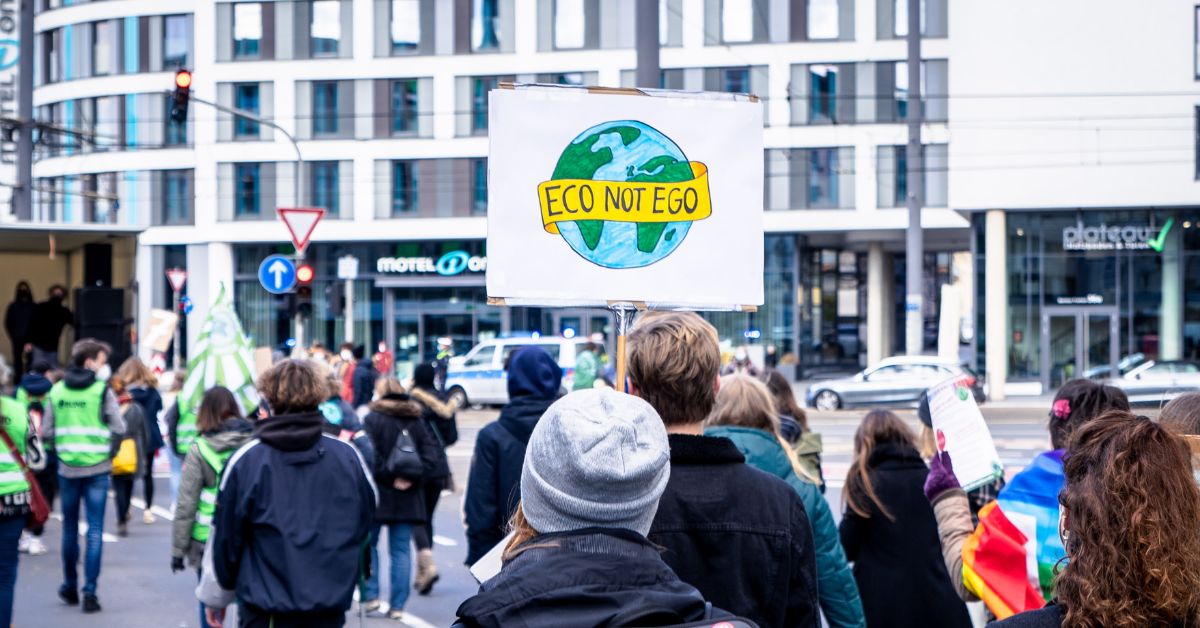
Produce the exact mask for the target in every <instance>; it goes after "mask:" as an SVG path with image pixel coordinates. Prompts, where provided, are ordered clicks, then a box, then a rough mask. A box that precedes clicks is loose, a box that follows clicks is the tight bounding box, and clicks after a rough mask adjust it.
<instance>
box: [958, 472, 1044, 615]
mask: <svg viewBox="0 0 1200 628" xmlns="http://www.w3.org/2000/svg"><path fill="white" fill-rule="evenodd" d="M1062 455H1063V452H1062V451H1061V450H1056V451H1051V452H1047V453H1044V454H1041V455H1039V456H1038V457H1037V458H1035V459H1034V460H1033V463H1032V464H1030V465H1029V466H1028V467H1027V468H1025V469H1024V470H1023V471H1021V472H1020V473H1018V474H1017V475H1016V476H1015V477H1014V478H1013V479H1012V482H1009V483H1008V485H1007V486H1005V487H1004V489H1003V490H1001V491H1000V495H999V496H998V497H997V498H996V501H994V502H992V503H990V504H988V505H987V506H984V507H983V509H981V510H980V511H979V526H977V527H976V528H975V532H974V533H972V534H971V536H970V537H969V538H968V539H967V541H966V543H965V544H964V545H963V583H964V584H965V586H966V587H967V589H968V590H970V591H971V592H972V593H974V594H975V595H977V596H979V598H980V599H981V600H983V601H984V602H985V603H986V604H987V605H988V608H990V609H991V610H992V612H993V613H995V615H996V617H998V618H1000V619H1004V618H1006V617H1008V616H1010V615H1013V614H1016V613H1020V612H1022V611H1027V610H1034V609H1038V608H1041V607H1042V606H1044V605H1045V603H1046V602H1047V601H1048V600H1049V599H1050V597H1051V595H1052V593H1053V587H1054V569H1055V567H1056V566H1057V565H1058V563H1059V562H1060V561H1061V560H1062V559H1063V557H1065V556H1066V551H1065V550H1064V549H1063V546H1062V540H1061V539H1060V538H1059V535H1058V493H1059V491H1060V490H1062V485H1063V464H1062Z"/></svg>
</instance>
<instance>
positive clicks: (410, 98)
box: [392, 79, 417, 135]
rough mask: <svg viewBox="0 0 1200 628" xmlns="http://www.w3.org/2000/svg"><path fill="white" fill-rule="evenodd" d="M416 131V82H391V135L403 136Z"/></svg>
mask: <svg viewBox="0 0 1200 628" xmlns="http://www.w3.org/2000/svg"><path fill="white" fill-rule="evenodd" d="M416 130H417V80H416V79H402V80H399V81H392V134H393V135H404V134H409V133H415V132H416Z"/></svg>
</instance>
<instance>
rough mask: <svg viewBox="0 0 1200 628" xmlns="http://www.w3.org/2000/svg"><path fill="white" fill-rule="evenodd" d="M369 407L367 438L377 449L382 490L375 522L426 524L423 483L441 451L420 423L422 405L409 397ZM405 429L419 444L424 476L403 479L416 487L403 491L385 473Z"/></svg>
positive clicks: (377, 475)
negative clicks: (385, 467) (398, 439)
mask: <svg viewBox="0 0 1200 628" xmlns="http://www.w3.org/2000/svg"><path fill="white" fill-rule="evenodd" d="M370 408H371V412H370V414H368V415H367V418H366V431H367V436H369V437H370V438H371V446H372V447H373V448H374V449H375V468H374V469H372V472H373V474H374V477H375V486H377V487H378V488H379V508H378V509H377V510H376V511H375V521H377V522H379V523H424V522H425V491H423V490H421V483H422V482H423V481H424V478H425V477H428V476H430V475H432V474H433V472H434V471H435V470H436V468H437V460H438V459H437V454H438V453H440V452H441V450H442V448H441V447H440V446H439V445H438V442H437V440H436V439H434V437H433V434H430V433H429V428H427V427H426V426H425V422H424V421H422V420H421V406H420V404H418V403H417V402H415V401H410V400H408V399H407V397H406V398H404V399H390V398H384V399H377V400H375V401H372V402H371V405H370ZM403 430H408V435H409V436H410V437H412V439H413V442H414V443H415V444H416V445H417V453H418V454H420V456H421V462H422V467H423V469H424V473H423V474H422V476H421V477H418V478H404V479H405V480H409V481H411V482H412V483H413V485H412V486H410V487H409V488H407V489H405V490H403V491H402V490H400V489H397V488H395V487H393V486H392V482H393V481H394V480H395V479H396V476H393V475H389V474H388V473H386V472H385V471H384V469H383V467H384V466H385V465H386V464H387V459H388V456H389V455H390V454H391V453H392V448H393V447H395V446H396V439H397V438H399V437H400V432H401V431H403Z"/></svg>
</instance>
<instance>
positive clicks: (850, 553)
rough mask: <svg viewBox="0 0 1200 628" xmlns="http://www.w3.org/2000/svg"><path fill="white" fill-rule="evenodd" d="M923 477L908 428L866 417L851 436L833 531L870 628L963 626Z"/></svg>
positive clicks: (966, 626)
mask: <svg viewBox="0 0 1200 628" xmlns="http://www.w3.org/2000/svg"><path fill="white" fill-rule="evenodd" d="M927 475H929V469H928V468H927V467H926V466H925V461H924V460H922V459H921V455H920V453H918V452H917V448H916V445H915V443H914V440H913V434H912V432H911V431H910V430H909V429H908V426H907V425H905V424H904V422H903V421H901V420H900V418H899V417H897V416H896V415H895V413H893V412H890V411H888V410H875V411H873V412H870V413H868V414H867V416H866V417H865V418H864V419H863V421H862V424H861V425H860V426H859V428H858V431H857V432H856V433H855V434H854V462H853V464H852V465H851V467H850V472H849V474H848V475H847V477H846V487H845V489H844V490H845V500H846V504H847V506H848V508H847V510H846V512H845V513H844V514H843V515H842V523H841V526H840V529H839V532H840V534H841V538H842V547H843V548H844V549H845V550H846V558H848V559H849V560H851V561H853V562H854V578H855V580H857V581H858V591H859V594H860V596H861V597H862V605H863V613H864V614H865V615H866V618H867V625H868V626H871V627H872V628H874V627H876V626H880V627H884V628H889V627H894V628H900V627H906V626H913V627H918V626H921V627H924V626H945V627H947V628H954V627H962V628H970V626H971V618H970V616H968V615H967V606H966V604H964V603H963V601H962V600H961V599H960V598H959V597H958V594H957V593H955V591H954V586H953V585H952V583H951V581H950V574H949V573H948V572H947V571H946V563H945V562H944V560H943V558H942V546H941V541H940V540H939V538H938V530H937V520H936V518H935V517H934V513H933V508H932V507H931V506H930V505H929V500H928V499H926V498H925V492H924V487H925V478H926V476H927Z"/></svg>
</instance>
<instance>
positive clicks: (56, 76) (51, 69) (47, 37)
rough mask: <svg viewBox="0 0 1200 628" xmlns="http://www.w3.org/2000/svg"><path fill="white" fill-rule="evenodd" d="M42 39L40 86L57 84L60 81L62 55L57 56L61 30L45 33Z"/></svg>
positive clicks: (60, 41)
mask: <svg viewBox="0 0 1200 628" xmlns="http://www.w3.org/2000/svg"><path fill="white" fill-rule="evenodd" d="M41 38H42V59H41V61H42V63H41V66H42V77H41V78H42V84H43V85H48V84H50V83H57V82H59V81H61V80H62V55H61V54H59V50H60V49H61V46H60V44H61V43H62V29H61V28H56V29H54V30H50V31H46V32H44V33H42V34H41Z"/></svg>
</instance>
